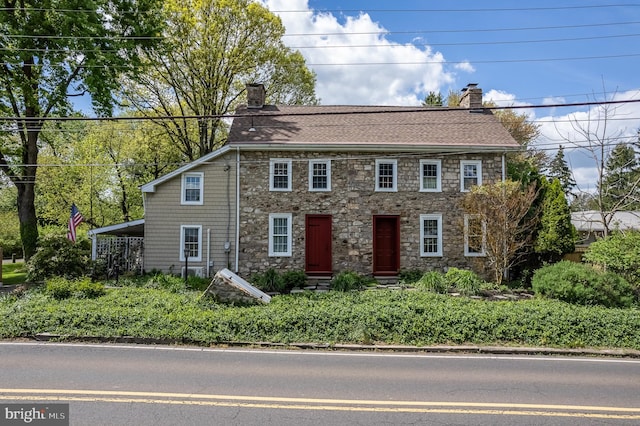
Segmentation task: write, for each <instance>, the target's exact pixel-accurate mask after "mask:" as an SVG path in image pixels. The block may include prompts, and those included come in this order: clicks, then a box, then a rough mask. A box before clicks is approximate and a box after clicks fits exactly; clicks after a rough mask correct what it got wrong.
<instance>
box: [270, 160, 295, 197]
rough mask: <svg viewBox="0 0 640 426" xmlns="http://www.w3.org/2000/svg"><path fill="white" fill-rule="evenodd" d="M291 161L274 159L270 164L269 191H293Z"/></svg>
mask: <svg viewBox="0 0 640 426" xmlns="http://www.w3.org/2000/svg"><path fill="white" fill-rule="evenodd" d="M291 171H292V169H291V160H290V159H280V158H279V159H272V160H271V161H270V162H269V190H270V191H291Z"/></svg>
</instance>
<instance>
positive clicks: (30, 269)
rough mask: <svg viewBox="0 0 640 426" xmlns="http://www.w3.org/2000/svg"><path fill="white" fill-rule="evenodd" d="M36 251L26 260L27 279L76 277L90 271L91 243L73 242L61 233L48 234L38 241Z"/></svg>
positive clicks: (84, 241)
mask: <svg viewBox="0 0 640 426" xmlns="http://www.w3.org/2000/svg"><path fill="white" fill-rule="evenodd" d="M38 245H39V246H38V249H37V250H36V253H35V254H34V255H33V256H32V257H31V259H30V260H29V262H27V280H28V281H30V282H34V281H42V280H45V279H46V278H50V277H65V278H69V279H72V278H78V277H82V276H84V275H89V274H90V273H91V266H92V262H91V244H90V243H89V241H88V240H83V239H81V240H78V241H77V242H76V243H75V244H74V243H73V242H71V241H69V240H68V239H67V238H66V237H65V236H63V235H48V236H44V237H43V238H41V239H40V240H39V242H38Z"/></svg>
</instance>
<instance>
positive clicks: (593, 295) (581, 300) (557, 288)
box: [532, 261, 634, 307]
mask: <svg viewBox="0 0 640 426" xmlns="http://www.w3.org/2000/svg"><path fill="white" fill-rule="evenodd" d="M532 285H533V291H534V292H535V293H536V294H537V295H540V296H544V297H548V298H551V299H558V300H562V301H564V302H568V303H574V304H580V305H603V306H607V307H629V306H631V305H632V304H633V302H634V291H633V287H632V286H631V285H630V284H629V282H628V281H627V280H625V279H624V278H623V277H621V276H619V275H617V274H614V273H612V272H600V271H598V270H596V269H594V268H593V267H591V266H588V265H583V264H580V263H574V262H569V261H562V262H558V263H555V264H553V265H548V266H545V267H543V268H540V269H539V270H537V271H536V272H535V273H534V274H533V281H532Z"/></svg>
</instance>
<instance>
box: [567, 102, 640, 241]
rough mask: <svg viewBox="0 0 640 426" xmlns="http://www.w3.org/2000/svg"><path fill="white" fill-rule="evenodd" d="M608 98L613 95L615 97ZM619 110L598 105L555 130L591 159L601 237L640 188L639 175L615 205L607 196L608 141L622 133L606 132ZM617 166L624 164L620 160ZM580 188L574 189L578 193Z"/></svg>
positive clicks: (616, 106) (611, 149) (609, 149)
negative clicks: (601, 231) (566, 126)
mask: <svg viewBox="0 0 640 426" xmlns="http://www.w3.org/2000/svg"><path fill="white" fill-rule="evenodd" d="M604 93H605V94H606V90H604ZM612 96H615V94H614V95H612ZM619 108H620V105H615V104H604V103H603V104H599V105H597V106H595V107H593V108H590V109H589V111H587V112H586V113H585V114H581V115H575V116H574V117H573V118H571V119H570V120H569V125H570V128H569V129H562V130H561V129H559V128H558V127H557V125H556V130H557V132H558V134H559V135H560V137H561V138H562V139H563V140H565V141H567V142H568V143H570V144H572V145H573V146H576V147H578V148H581V149H582V150H583V151H584V152H586V153H587V155H588V156H589V157H591V159H592V160H593V165H594V168H595V170H596V173H597V178H596V188H595V189H596V191H595V194H594V197H593V201H594V204H595V206H594V207H595V209H596V210H598V212H599V214H600V219H601V220H600V222H601V223H602V225H603V227H604V236H605V237H606V236H607V235H609V234H610V232H611V225H612V221H613V218H614V217H615V214H616V213H617V212H619V211H621V210H625V209H627V208H629V206H632V205H633V202H634V200H636V199H637V189H638V186H639V185H640V176H638V177H637V178H636V179H635V180H634V181H633V182H631V184H630V185H626V186H625V188H626V190H625V191H621V192H618V193H616V194H615V202H612V199H611V198H610V197H609V196H608V192H609V186H608V185H607V167H608V164H611V166H612V168H613V163H610V162H609V160H610V158H611V157H612V155H613V152H614V151H615V147H616V146H617V145H614V144H612V141H618V140H620V138H621V137H622V136H623V132H624V131H623V130H611V129H610V124H611V123H610V122H611V121H612V120H614V119H615V117H616V115H618V110H619ZM612 146H614V148H612ZM619 154H621V155H622V152H619ZM615 163H616V164H617V163H618V161H617V160H616V161H615ZM617 165H624V161H623V162H622V163H620V164H617ZM614 180H615V179H614ZM580 189H581V188H578V190H580ZM618 189H620V188H618Z"/></svg>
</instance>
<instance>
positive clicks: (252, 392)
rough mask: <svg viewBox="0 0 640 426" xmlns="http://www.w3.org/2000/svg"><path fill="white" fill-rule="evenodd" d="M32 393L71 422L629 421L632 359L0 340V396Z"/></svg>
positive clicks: (637, 385)
mask: <svg viewBox="0 0 640 426" xmlns="http://www.w3.org/2000/svg"><path fill="white" fill-rule="evenodd" d="M30 402H33V403H36V402H41V403H44V402H49V403H53V402H56V403H60V402H63V403H69V404H70V411H69V418H70V424H72V425H129V424H135V425H271V424H274V425H275V424H277V425H334V424H335V425H341V424H349V425H359V424H367V425H378V424H388V425H402V424H411V425H429V424H438V425H443V424H444V425H513V424H518V425H575V424H580V425H611V424H616V425H617V424H628V425H637V424H640V360H637V359H615V358H563V357H526V356H487V355H459V354H458V355H444V354H433V355H431V354H399V353H374V352H362V353H354V352H322V351H271V350H244V349H205V348H192V347H165V346H133V345H130V346H128V345H88V344H77V345H75V344H54V343H12V342H0V405H1V404H6V403H30ZM0 424H2V413H1V412H0ZM31 424H33V425H37V423H36V422H33V423H31Z"/></svg>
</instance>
